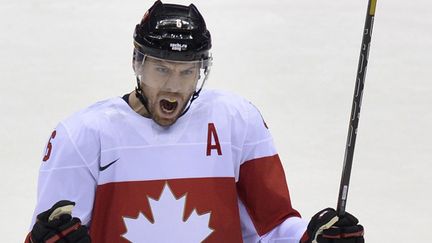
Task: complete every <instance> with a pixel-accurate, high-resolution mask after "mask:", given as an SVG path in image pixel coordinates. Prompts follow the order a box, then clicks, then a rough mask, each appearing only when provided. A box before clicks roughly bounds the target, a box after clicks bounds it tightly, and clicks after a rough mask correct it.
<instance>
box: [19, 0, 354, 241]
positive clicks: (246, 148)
mask: <svg viewBox="0 0 432 243" xmlns="http://www.w3.org/2000/svg"><path fill="white" fill-rule="evenodd" d="M210 48H211V37H210V33H209V31H208V30H207V28H206V25H205V22H204V19H203V17H202V16H201V14H200V13H199V12H198V10H197V8H196V7H195V6H194V5H193V4H191V5H190V6H182V5H175V4H163V3H162V2H160V1H156V2H155V4H154V5H153V6H152V7H151V8H150V9H149V10H148V11H147V13H146V14H145V15H144V17H143V19H142V21H141V22H140V23H139V24H138V25H137V26H136V28H135V33H134V51H133V69H134V71H135V74H136V79H137V85H136V88H135V90H134V91H132V92H131V93H130V94H127V95H124V96H123V97H118V98H112V99H108V100H105V101H101V102H98V103H96V104H94V105H92V106H90V107H88V108H86V109H84V110H82V111H80V112H78V113H76V114H73V115H72V116H70V117H69V118H67V119H65V120H64V121H62V122H60V123H59V124H58V126H57V127H56V128H55V130H54V131H53V132H52V134H51V137H50V138H49V141H48V145H47V148H46V153H45V156H44V158H43V162H42V164H41V168H40V175H39V182H38V198H37V205H36V209H35V214H34V215H35V216H34V218H33V224H32V225H33V227H32V230H31V232H30V233H29V235H28V236H27V239H26V242H77V243H85V242H91V241H93V242H115V243H117V242H152V243H154V242H186V243H189V242H219V243H220V242H226V243H236V242H247V243H252V242H287V243H288V242H296V243H297V242H302V243H307V242H320V243H323V242H340V243H354V242H355V243H359V242H363V228H362V226H361V225H358V221H357V219H356V218H355V217H354V216H352V215H350V214H348V213H347V214H345V216H344V217H343V218H341V219H338V217H337V216H336V213H335V210H333V209H331V208H328V209H325V210H322V211H320V212H318V213H317V214H316V215H315V216H314V217H312V219H311V221H310V222H309V223H308V222H307V221H305V220H303V219H302V218H300V214H299V213H298V212H297V211H296V210H295V209H293V208H292V206H291V201H290V196H289V191H288V187H287V183H286V181H285V174H284V171H283V168H282V165H281V161H280V160H279V157H278V154H277V152H276V150H275V148H274V146H273V142H272V137H271V135H270V133H269V130H268V129H267V127H266V125H265V123H264V121H263V120H262V118H261V115H260V113H259V111H258V110H257V109H256V108H255V107H254V106H253V105H252V104H251V103H249V102H248V101H246V100H244V99H243V98H240V97H238V96H236V95H233V94H229V93H226V92H221V91H210V90H203V89H202V88H203V85H204V83H205V81H206V79H207V77H208V75H209V72H210V67H211V64H212V57H211V55H210V52H209V51H210ZM198 96H199V98H198ZM74 206H75V208H74V209H73V211H72V208H73V207H74Z"/></svg>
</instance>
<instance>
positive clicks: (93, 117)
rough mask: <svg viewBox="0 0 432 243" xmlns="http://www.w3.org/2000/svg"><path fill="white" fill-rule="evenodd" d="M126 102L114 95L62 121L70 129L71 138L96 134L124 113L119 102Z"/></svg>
mask: <svg viewBox="0 0 432 243" xmlns="http://www.w3.org/2000/svg"><path fill="white" fill-rule="evenodd" d="M120 102H124V101H123V100H122V98H121V97H114V98H110V99H106V100H102V101H99V102H96V103H94V104H93V105H91V106H89V107H87V108H84V109H82V110H80V111H78V112H75V113H73V114H72V115H70V116H69V117H67V118H66V119H64V120H63V121H61V122H60V123H61V124H62V125H63V126H64V127H65V129H66V130H67V131H68V133H69V135H70V136H71V139H74V137H77V136H82V135H84V133H85V134H87V135H89V133H90V134H93V135H96V134H97V133H99V132H100V131H103V130H106V129H109V127H108V126H109V124H110V122H112V120H114V119H116V118H118V117H120V116H121V115H122V112H121V110H119V109H118V107H119V106H118V104H119V103H120Z"/></svg>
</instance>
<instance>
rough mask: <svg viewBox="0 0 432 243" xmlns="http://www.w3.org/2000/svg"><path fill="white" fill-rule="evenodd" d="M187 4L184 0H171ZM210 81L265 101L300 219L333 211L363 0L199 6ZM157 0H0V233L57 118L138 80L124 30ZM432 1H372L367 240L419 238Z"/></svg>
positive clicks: (352, 199) (359, 161) (361, 139)
mask: <svg viewBox="0 0 432 243" xmlns="http://www.w3.org/2000/svg"><path fill="white" fill-rule="evenodd" d="M169 3H182V4H188V3H190V1H183V0H182V1H180V0H179V1H174V0H172V1H169ZM194 3H195V4H196V5H197V7H198V8H199V9H200V11H201V13H202V14H203V15H204V17H205V19H206V22H207V25H208V28H209V29H210V31H211V33H212V37H213V51H212V52H213V57H214V65H213V69H212V74H211V77H210V79H209V82H208V83H207V88H217V89H224V90H229V91H232V92H235V93H237V94H240V95H242V96H244V97H246V98H247V99H249V100H250V101H252V102H253V103H254V104H255V105H256V106H257V107H259V108H260V110H261V112H262V114H263V116H264V118H265V120H266V122H267V124H268V125H269V127H270V130H271V132H272V134H273V136H274V139H275V142H276V146H277V148H278V150H279V153H280V156H281V158H282V160H283V163H284V167H285V171H286V175H287V180H288V183H289V187H290V191H291V196H292V201H293V205H294V207H295V208H297V209H298V210H299V211H300V212H301V213H302V215H303V217H305V218H308V219H309V218H310V217H311V216H312V215H313V214H314V213H315V212H317V211H318V210H320V209H322V208H325V207H328V206H332V207H336V202H337V196H338V190H339V181H340V174H341V170H342V163H343V155H344V150H345V142H346V137H347V131H348V120H349V115H350V111H351V102H352V96H353V92H354V84H355V73H356V69H357V63H358V57H359V52H360V43H361V38H362V31H363V25H364V19H365V13H366V7H367V1H366V0H363V1H358V0H334V1H316V0H315V1H314V0H302V1H290V0H284V1H280V0H267V1H257V0H248V1H246V0H237V1H228V0H218V1H205V0H197V1H194ZM152 4H153V1H137V0H129V1H120V0H112V1H102V0H93V1H90V0H75V1H54V0H38V1H36V0H1V1H0V29H1V31H0V82H1V86H0V114H1V116H0V117H1V118H0V166H1V167H0V180H1V183H0V218H1V220H0V235H1V236H2V240H1V241H2V242H23V240H24V238H25V235H26V233H27V232H28V229H29V227H30V221H31V216H32V213H33V208H34V205H35V203H36V188H37V175H38V168H39V164H40V160H41V157H42V153H43V152H44V148H45V145H46V142H47V140H48V137H49V136H50V134H51V131H52V129H53V128H54V127H55V126H56V124H57V123H58V122H59V121H61V120H62V119H64V118H65V117H66V116H68V115H70V114H71V113H73V112H75V111H78V110H80V109H82V108H85V107H87V106H89V105H90V104H92V103H94V102H96V101H99V100H102V99H106V98H110V97H114V96H121V95H123V94H125V93H126V92H129V91H131V90H132V89H133V88H134V85H135V80H134V74H133V71H132V68H131V59H132V34H133V30H134V27H135V24H137V23H138V22H139V21H140V20H141V17H142V16H143V14H144V12H145V11H146V10H147V9H148V8H149V7H150V6H151V5H152ZM431 30H432V2H431V1H427V0H416V1H411V2H408V1H402V0H392V1H388V0H382V1H380V0H378V4H377V10H376V19H375V26H374V33H373V37H372V46H371V52H370V58H369V67H368V73H367V77H366V84H365V90H364V96H363V105H362V112H361V119H360V124H359V129H358V136H357V144H356V151H355V155H354V164H353V171H352V176H351V187H350V191H349V197H348V203H347V211H349V212H351V213H353V214H355V215H356V216H358V218H359V219H360V221H361V223H362V224H363V225H364V226H365V228H366V229H365V232H366V235H365V238H366V242H373V243H375V242H420V241H427V239H428V237H429V235H430V234H429V231H430V226H431V224H430V219H431V218H432V210H431V208H430V206H429V205H431V203H432V195H431V192H432V190H431V187H432V176H431V173H432V142H431V136H432V131H431V129H430V127H429V126H430V125H431V123H432V112H431V109H430V106H431V105H432V95H431V94H432V84H431V82H432V79H431V76H432V70H431V66H432V61H431V54H432V31H431Z"/></svg>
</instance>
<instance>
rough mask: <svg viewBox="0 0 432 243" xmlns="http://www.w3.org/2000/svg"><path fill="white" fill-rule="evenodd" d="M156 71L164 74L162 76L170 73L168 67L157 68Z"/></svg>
mask: <svg viewBox="0 0 432 243" xmlns="http://www.w3.org/2000/svg"><path fill="white" fill-rule="evenodd" d="M156 71H158V72H159V73H162V74H167V73H169V69H168V68H166V67H162V66H157V67H156Z"/></svg>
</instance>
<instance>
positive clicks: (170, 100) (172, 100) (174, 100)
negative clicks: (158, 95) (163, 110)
mask: <svg viewBox="0 0 432 243" xmlns="http://www.w3.org/2000/svg"><path fill="white" fill-rule="evenodd" d="M166 100H168V101H169V102H171V103H174V102H177V100H176V99H166Z"/></svg>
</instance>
